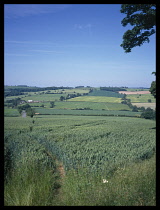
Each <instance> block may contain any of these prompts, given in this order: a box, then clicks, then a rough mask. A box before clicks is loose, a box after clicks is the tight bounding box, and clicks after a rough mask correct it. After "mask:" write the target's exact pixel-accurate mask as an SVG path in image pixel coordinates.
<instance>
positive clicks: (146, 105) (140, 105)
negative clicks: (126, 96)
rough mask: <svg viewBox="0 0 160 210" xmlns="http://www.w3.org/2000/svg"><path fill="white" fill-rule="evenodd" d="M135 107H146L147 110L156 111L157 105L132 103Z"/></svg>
mask: <svg viewBox="0 0 160 210" xmlns="http://www.w3.org/2000/svg"><path fill="white" fill-rule="evenodd" d="M132 105H133V106H137V107H142V106H143V107H144V108H145V109H146V108H148V107H150V108H151V109H153V110H155V108H156V103H132Z"/></svg>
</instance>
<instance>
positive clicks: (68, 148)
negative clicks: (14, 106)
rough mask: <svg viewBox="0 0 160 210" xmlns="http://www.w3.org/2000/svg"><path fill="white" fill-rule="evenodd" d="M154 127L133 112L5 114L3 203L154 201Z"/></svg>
mask: <svg viewBox="0 0 160 210" xmlns="http://www.w3.org/2000/svg"><path fill="white" fill-rule="evenodd" d="M87 111H88V110H87ZM154 127H155V121H153V120H145V119H141V118H130V117H128V118H124V117H106V116H71V115H69V116H66V115H61V116H56V115H54V116H52V115H48V116H43V115H41V116H34V117H33V118H30V117H26V118H22V117H5V119H4V131H5V136H4V139H5V141H4V143H5V179H6V180H7V181H6V182H5V192H4V202H5V205H11V206H14V205H16V206H17V205H18V206H21V205H22V206H23V205H28V206H30V205H31V206H34V205H40V206H43V205H49V206H55V205H57V206H59V205H60V206H61V205H62V206H63V205H69V206H70V205H93V206H94V205H95V206H96V205H104V206H119V205H122V206H123V205H124V206H128V205H129V206H137V205H138V206H139V205H144V206H145V205H149V206H150V205H151V206H152V205H155V150H156V141H155V138H156V133H155V129H152V128H154ZM55 159H56V162H55ZM59 163H60V164H61V165H60V166H59V165H57V164H59ZM60 167H61V171H60V172H61V173H60V175H58V170H60ZM62 167H63V171H64V172H63V175H62ZM51 172H52V173H51ZM106 189H107V191H106Z"/></svg>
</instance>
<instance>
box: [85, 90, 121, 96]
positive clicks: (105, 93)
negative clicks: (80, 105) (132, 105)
mask: <svg viewBox="0 0 160 210" xmlns="http://www.w3.org/2000/svg"><path fill="white" fill-rule="evenodd" d="M88 95H89V96H107V97H116V98H122V97H123V96H124V94H120V93H117V92H113V91H105V90H93V92H91V93H89V94H88Z"/></svg>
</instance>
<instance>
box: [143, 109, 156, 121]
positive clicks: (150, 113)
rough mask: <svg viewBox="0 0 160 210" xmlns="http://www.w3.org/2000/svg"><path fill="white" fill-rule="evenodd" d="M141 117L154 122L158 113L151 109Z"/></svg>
mask: <svg viewBox="0 0 160 210" xmlns="http://www.w3.org/2000/svg"><path fill="white" fill-rule="evenodd" d="M141 117H142V118H145V119H151V120H154V119H155V118H156V112H155V111H154V110H153V109H151V108H149V107H148V108H147V109H146V110H145V111H144V112H143V113H142V114H141Z"/></svg>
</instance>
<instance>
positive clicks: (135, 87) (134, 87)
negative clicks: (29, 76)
mask: <svg viewBox="0 0 160 210" xmlns="http://www.w3.org/2000/svg"><path fill="white" fill-rule="evenodd" d="M4 86H13V87H14V86H27V87H38V88H46V87H68V88H75V87H77V86H84V88H86V87H87V86H88V87H93V88H99V87H124V88H125V87H126V88H133V89H139V88H143V89H149V88H150V87H143V86H139V87H137V86H133V87H129V86H126V85H122V86H110V85H109V86H106V85H105V86H102V85H101V86H90V85H86V86H85V85H76V86H68V85H67V86H66V85H60V86H55V85H52V86H35V85H21V84H19V85H4Z"/></svg>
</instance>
